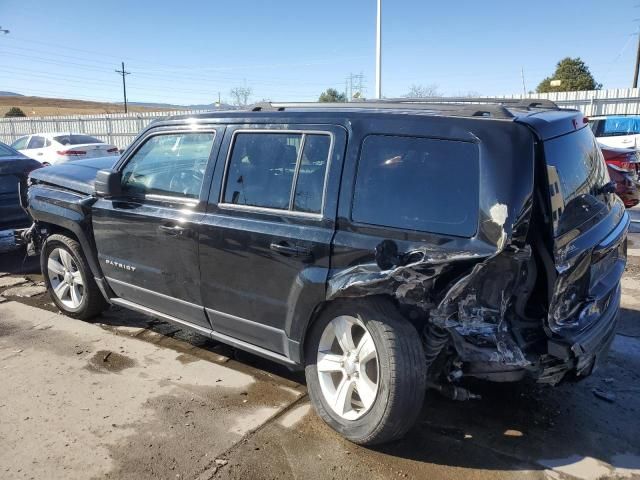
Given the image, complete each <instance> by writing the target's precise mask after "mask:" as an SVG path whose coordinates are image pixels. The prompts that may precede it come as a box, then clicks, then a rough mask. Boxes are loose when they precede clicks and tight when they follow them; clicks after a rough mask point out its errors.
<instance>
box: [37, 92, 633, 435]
mask: <svg viewBox="0 0 640 480" xmlns="http://www.w3.org/2000/svg"><path fill="white" fill-rule="evenodd" d="M112 161H113V160H112V159H100V160H85V161H81V162H68V163H65V164H62V165H59V166H54V167H50V168H47V169H43V170H40V171H36V172H34V173H33V174H32V175H31V177H30V187H29V190H28V196H27V199H26V202H27V207H28V210H29V212H30V213H31V215H32V216H33V218H34V219H35V222H36V223H35V225H34V227H33V228H32V229H31V230H30V232H29V235H28V236H29V241H30V242H31V247H32V250H36V251H37V250H40V251H41V259H42V261H41V263H42V270H43V272H44V276H45V279H46V284H47V286H48V288H49V291H50V293H51V296H52V298H53V300H54V301H55V303H56V304H57V305H58V307H59V308H60V309H61V310H62V311H64V312H65V313H67V314H68V315H70V316H73V317H77V318H82V319H84V318H88V317H91V316H94V315H97V314H98V313H100V312H101V311H102V310H103V309H104V308H106V307H107V305H108V304H109V303H111V304H114V305H120V306H123V307H126V308H130V309H132V310H137V311H141V312H146V313H149V314H151V315H154V316H156V317H160V318H163V319H167V320H170V321H173V322H176V323H178V324H180V325H182V326H185V327H189V328H191V329H194V330H196V331H198V332H200V333H202V334H203V335H207V336H209V337H211V338H213V339H216V340H219V341H221V342H225V343H228V344H230V345H233V346H235V347H237V348H241V349H245V350H248V351H250V352H253V353H255V354H258V355H262V356H264V357H267V358H270V359H273V360H275V361H278V362H282V363H284V364H286V365H289V366H291V367H304V368H305V372H306V377H307V384H308V389H309V395H310V397H311V401H312V402H313V405H314V406H315V408H316V410H317V412H318V414H319V415H320V416H321V417H322V418H323V419H324V420H325V421H326V422H327V423H328V424H329V425H331V426H332V427H333V428H335V429H336V430H337V431H339V432H340V433H341V434H343V435H344V436H345V437H347V438H348V439H350V440H352V441H354V442H357V443H361V444H374V443H380V442H384V441H389V440H392V439H395V438H398V437H400V436H402V435H403V434H404V433H405V432H406V431H407V429H408V428H409V427H410V426H411V425H412V424H413V422H414V421H415V419H416V417H417V415H418V413H419V412H420V410H421V406H422V402H423V398H424V394H425V390H426V389H427V388H430V389H435V390H438V391H440V392H442V393H443V394H445V395H448V396H450V397H452V398H458V399H464V398H469V397H470V396H472V394H471V393H470V392H469V391H468V390H467V389H465V387H464V385H465V384H468V382H465V379H466V378H467V377H476V378H481V379H485V380H492V381H501V382H504V381H517V380H521V379H524V378H529V379H534V380H536V381H538V382H541V383H547V384H556V383H558V382H560V381H561V380H562V379H564V378H570V377H573V378H580V377H584V376H586V375H589V374H590V373H591V371H592V370H593V368H594V367H595V366H596V364H597V363H598V362H599V361H601V360H603V359H604V358H605V357H606V355H607V350H608V348H609V345H610V343H611V341H612V338H613V336H614V334H615V327H616V314H617V312H618V308H619V303H620V278H621V276H622V273H623V270H624V267H625V262H626V234H627V228H628V224H629V218H628V215H627V213H625V208H624V205H623V204H622V203H621V202H620V200H619V199H618V198H617V197H616V195H615V194H614V189H615V186H614V185H612V184H611V182H610V180H609V177H608V175H607V169H606V166H605V164H604V161H603V158H602V154H601V153H600V149H599V148H598V145H597V143H596V142H595V139H594V137H593V134H592V132H591V129H590V128H589V127H588V124H587V121H586V119H584V117H583V115H582V114H580V113H579V112H577V111H570V110H561V109H559V108H557V107H556V106H555V105H554V104H552V103H550V102H545V101H534V100H531V101H529V100H527V101H513V102H505V101H503V100H501V101H495V102H491V101H489V100H487V99H482V100H473V101H469V100H466V101H465V100H461V99H439V100H408V99H403V100H390V101H379V102H360V103H348V104H258V105H256V106H254V107H252V108H250V109H248V110H245V111H232V112H217V113H211V114H204V115H197V116H192V117H176V118H170V119H168V120H163V121H158V122H156V123H153V124H152V125H151V126H150V127H149V128H147V129H146V130H145V131H144V132H142V133H141V134H140V135H139V137H138V138H137V139H136V140H135V141H134V142H133V143H132V145H131V146H130V147H129V148H128V149H127V150H126V151H125V153H124V154H123V155H122V157H121V158H120V159H119V160H118V161H117V162H116V163H115V165H111V162H112ZM105 168H106V169H105Z"/></svg>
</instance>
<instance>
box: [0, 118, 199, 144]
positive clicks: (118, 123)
mask: <svg viewBox="0 0 640 480" xmlns="http://www.w3.org/2000/svg"><path fill="white" fill-rule="evenodd" d="M204 111H205V110H184V111H165V112H136V113H126V114H125V113H109V114H101V115H77V116H75V115H74V116H59V117H26V118H3V119H0V141H2V142H4V143H11V142H13V141H14V140H15V139H17V138H18V137H22V136H24V135H30V134H32V133H47V132H63V133H64V132H73V133H85V134H87V135H93V136H95V137H99V138H101V139H102V140H105V141H106V142H109V143H111V144H113V145H116V146H117V147H118V148H121V149H124V148H126V147H127V145H129V143H131V141H132V140H133V139H134V138H135V137H136V135H138V133H139V132H140V131H141V130H142V129H143V128H145V127H146V126H147V125H149V123H151V122H152V121H153V120H155V119H157V118H161V117H166V116H169V115H181V114H194V113H202V112H204Z"/></svg>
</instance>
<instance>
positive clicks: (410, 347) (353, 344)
mask: <svg viewBox="0 0 640 480" xmlns="http://www.w3.org/2000/svg"><path fill="white" fill-rule="evenodd" d="M305 361H306V364H305V365H306V366H305V374H306V378H307V388H308V391H309V397H310V398H311V403H312V404H313V406H314V407H315V409H316V411H317V412H318V414H319V415H320V417H321V418H322V419H323V420H324V421H325V422H326V423H327V424H329V425H330V426H331V427H332V428H333V429H335V430H336V431H338V432H339V433H340V434H342V435H343V436H344V437H346V438H347V439H349V440H351V441H352V442H354V443H358V444H360V445H374V444H380V443H385V442H389V441H392V440H396V439H398V438H401V437H402V436H403V435H404V434H405V433H406V432H407V431H408V430H409V429H410V428H411V427H412V426H413V425H414V423H415V420H416V418H417V417H418V415H419V414H420V410H421V408H422V403H423V401H424V394H425V389H426V369H425V357H424V350H423V347H422V342H421V340H420V336H419V335H418V332H417V331H416V329H415V328H414V327H413V325H411V324H410V323H409V322H408V321H407V320H406V319H405V318H404V317H402V315H400V313H399V312H398V310H397V309H396V308H395V306H394V305H393V303H391V301H389V300H387V299H384V298H378V297H371V298H367V299H353V300H338V301H335V302H333V303H332V304H330V305H329V306H328V307H327V308H326V310H325V311H324V312H323V313H322V315H321V316H320V318H318V320H317V321H316V322H315V323H314V325H313V326H312V329H311V332H310V334H309V339H308V342H307V344H306V348H305Z"/></svg>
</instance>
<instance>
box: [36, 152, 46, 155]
mask: <svg viewBox="0 0 640 480" xmlns="http://www.w3.org/2000/svg"><path fill="white" fill-rule="evenodd" d="M36 155H44V154H43V153H42V152H38V153H36Z"/></svg>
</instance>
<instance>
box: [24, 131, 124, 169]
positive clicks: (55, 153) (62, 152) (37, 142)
mask: <svg viewBox="0 0 640 480" xmlns="http://www.w3.org/2000/svg"><path fill="white" fill-rule="evenodd" d="M11 146H12V147H13V148H15V149H16V150H18V151H20V152H21V153H23V154H24V155H26V156H27V157H31V158H33V159H35V160H38V161H39V162H40V163H42V164H45V165H54V164H56V163H63V162H66V161H68V160H78V159H83V158H95V157H107V156H110V155H119V154H120V152H119V151H118V147H116V146H115V145H111V144H109V143H105V142H103V141H102V140H100V139H99V138H96V137H91V136H89V135H84V134H81V133H37V134H33V135H27V136H25V137H20V138H18V139H17V140H16V141H15V142H13V143H12V144H11Z"/></svg>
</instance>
